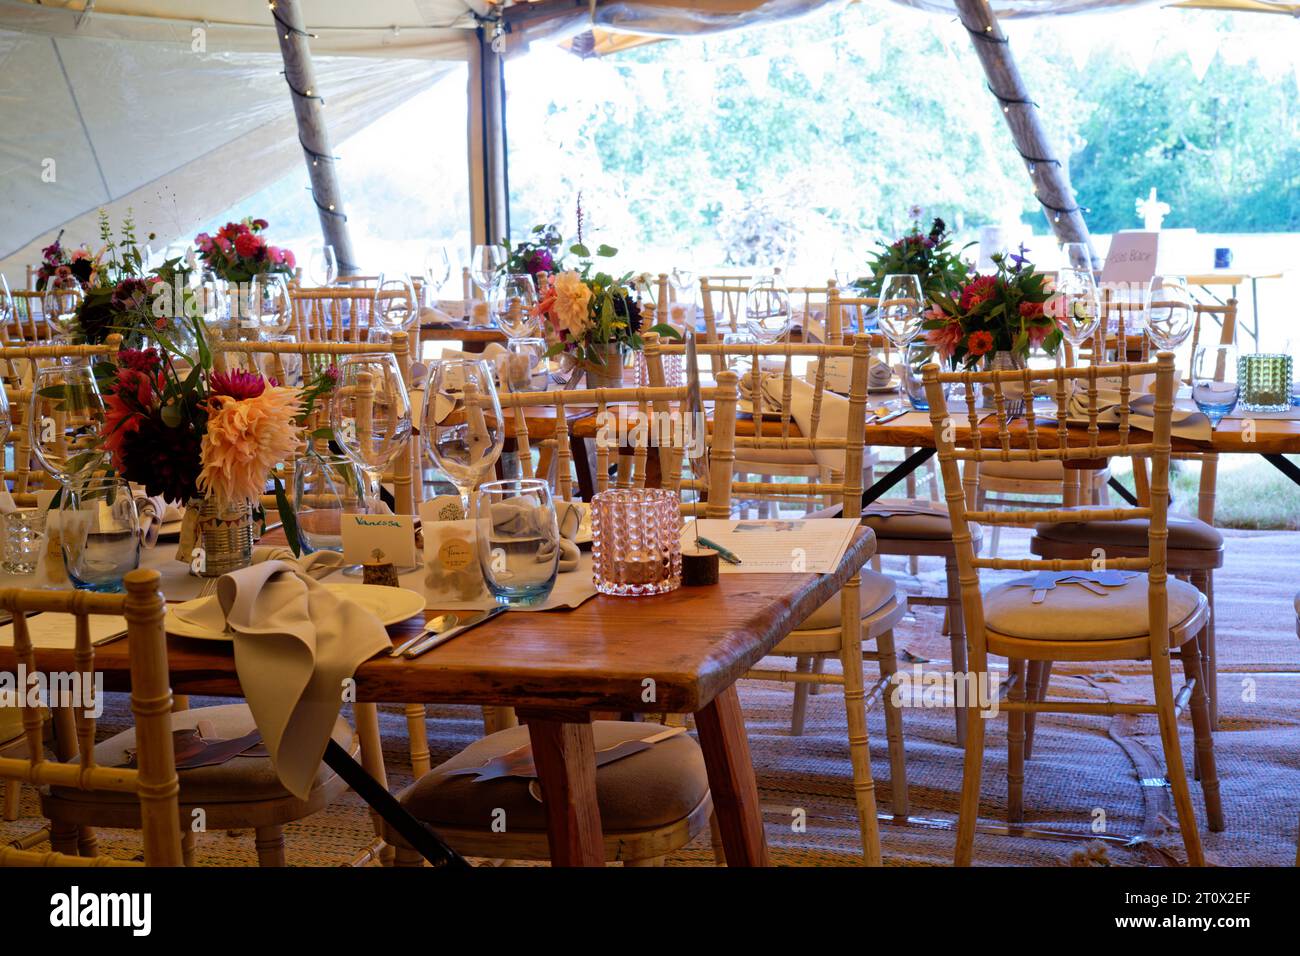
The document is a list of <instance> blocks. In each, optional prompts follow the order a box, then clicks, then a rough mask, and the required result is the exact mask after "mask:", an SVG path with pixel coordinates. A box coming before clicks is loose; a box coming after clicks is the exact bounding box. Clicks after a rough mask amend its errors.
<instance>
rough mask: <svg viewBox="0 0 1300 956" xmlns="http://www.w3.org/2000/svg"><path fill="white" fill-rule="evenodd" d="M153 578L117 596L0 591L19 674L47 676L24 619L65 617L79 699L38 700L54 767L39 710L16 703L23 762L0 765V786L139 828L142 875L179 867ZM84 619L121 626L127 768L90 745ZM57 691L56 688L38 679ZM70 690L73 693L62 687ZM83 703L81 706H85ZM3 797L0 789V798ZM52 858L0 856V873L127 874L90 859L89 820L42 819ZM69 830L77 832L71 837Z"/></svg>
mask: <svg viewBox="0 0 1300 956" xmlns="http://www.w3.org/2000/svg"><path fill="white" fill-rule="evenodd" d="M159 581H160V576H159V574H158V572H157V571H144V570H137V571H131V572H130V573H128V574H127V576H126V593H125V594H92V593H90V592H86V591H40V590H26V589H19V588H6V589H4V590H3V591H0V607H3V608H4V609H5V610H7V611H9V612H10V613H11V614H12V615H13V618H14V621H13V630H14V651H15V655H16V657H17V658H18V661H19V663H20V664H22V665H23V666H24V667H25V668H26V670H27V673H28V674H29V675H38V674H42V673H47V671H45V670H43V669H42V668H41V667H40V666H38V656H43V655H40V654H38V651H37V649H36V648H35V647H34V646H33V644H32V639H31V637H30V635H29V633H28V629H27V615H28V614H35V613H46V614H71V615H73V616H74V618H75V630H76V644H75V648H74V651H73V657H74V660H75V662H76V668H77V672H78V678H79V682H80V687H81V690H82V693H81V694H78V695H77V696H78V697H79V698H80V699H78V700H71V699H67V700H55V699H51V700H49V701H48V703H49V704H51V705H53V706H52V714H53V721H54V723H55V726H56V728H57V744H58V748H59V751H60V753H59V759H57V760H48V759H46V752H45V724H46V720H45V711H44V709H43V708H42V707H31V706H27V704H28V703H29V702H28V700H27V695H26V694H22V693H20V694H18V695H16V697H17V701H16V703H17V707H16V710H17V713H18V715H19V718H20V721H21V725H22V735H23V740H24V743H25V754H24V756H22V757H18V756H4V757H0V778H3V779H4V780H5V781H6V784H11V783H16V782H26V783H32V784H37V785H39V786H42V787H48V788H50V793H51V796H50V797H47V798H46V799H45V801H44V802H46V803H49V802H51V801H52V800H53V799H54V797H53V795H54V794H76V795H77V796H78V798H79V799H81V800H84V801H92V800H98V801H102V802H103V803H105V804H111V805H114V806H117V807H119V808H120V810H121V813H120V815H121V816H122V817H129V818H130V819H131V821H132V822H131V823H129V824H127V825H129V826H133V827H135V828H137V829H139V830H140V831H141V833H142V837H143V843H144V863H145V865H147V866H179V865H180V864H181V862H182V859H183V852H182V838H181V826H180V819H181V818H180V808H179V806H178V802H177V790H178V780H177V772H176V766H175V756H174V751H173V745H172V728H171V725H170V723H169V717H170V716H171V709H172V693H171V687H170V686H169V683H168V677H167V640H166V635H165V634H164V633H163V626H162V619H163V597H162V594H161V593H160V592H159V590H158V585H159ZM92 615H120V616H122V617H123V618H125V620H126V631H127V640H128V641H129V647H130V655H131V709H132V711H133V712H134V714H135V727H134V728H133V729H132V730H131V731H128V734H129V735H130V738H131V741H132V747H133V749H134V750H135V751H136V759H135V761H134V766H121V765H117V764H114V763H106V762H104V761H103V760H102V759H101V758H102V757H103V756H104V755H105V753H106V752H107V751H106V750H104V749H101V747H96V746H95V720H94V718H93V717H91V716H88V715H89V714H90V713H93V712H94V704H95V701H94V700H93V695H94V680H93V677H94V660H95V650H94V646H93V644H92V642H91V628H90V620H89V619H90V617H91V616H92ZM46 684H47V686H49V687H63V686H65V682H64V681H61V680H47V682H46ZM72 686H76V685H72ZM87 695H89V698H90V699H88V698H87ZM10 792H12V791H10V790H6V793H10ZM51 821H52V826H51V833H50V842H51V845H52V850H51V851H49V852H42V851H37V850H33V849H31V848H25V849H17V848H11V847H0V866H109V865H126V866H130V865H132V864H133V861H118V860H110V859H106V858H105V859H100V858H96V859H94V860H89V859H86V857H94V856H95V848H96V840H95V836H94V833H93V832H92V831H91V830H90V829H89V825H91V822H90V821H77V820H66V819H63V818H55V817H51ZM78 823H84V824H86V826H84V827H82V828H79V827H78Z"/></svg>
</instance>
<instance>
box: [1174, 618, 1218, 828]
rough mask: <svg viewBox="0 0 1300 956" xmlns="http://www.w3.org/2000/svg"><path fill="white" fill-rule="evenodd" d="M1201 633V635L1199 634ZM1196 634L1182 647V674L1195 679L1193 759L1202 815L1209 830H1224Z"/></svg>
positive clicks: (1193, 689) (1208, 705)
mask: <svg viewBox="0 0 1300 956" xmlns="http://www.w3.org/2000/svg"><path fill="white" fill-rule="evenodd" d="M1202 636H1203V635H1202ZM1198 640H1199V638H1195V637H1194V638H1192V639H1191V640H1190V641H1188V642H1187V643H1185V644H1184V645H1183V647H1182V659H1183V674H1184V675H1186V677H1187V679H1188V680H1194V681H1196V684H1195V686H1194V687H1193V688H1192V700H1191V711H1192V733H1193V737H1194V739H1195V741H1196V762H1197V765H1198V766H1199V767H1200V768H1201V793H1202V794H1204V796H1205V816H1206V819H1207V820H1208V821H1209V824H1210V832H1211V833H1221V832H1223V800H1222V799H1221V797H1220V796H1219V771H1218V768H1217V767H1216V766H1215V764H1214V733H1213V724H1211V722H1210V703H1209V695H1208V694H1207V693H1206V691H1205V685H1206V683H1207V682H1206V680H1205V661H1204V660H1202V659H1201V652H1200V648H1199V647H1198V646H1197V641H1198Z"/></svg>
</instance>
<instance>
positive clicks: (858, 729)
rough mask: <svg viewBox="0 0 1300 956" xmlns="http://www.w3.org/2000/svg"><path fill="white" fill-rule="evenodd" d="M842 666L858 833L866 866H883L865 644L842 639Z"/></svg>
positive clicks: (853, 602) (853, 597)
mask: <svg viewBox="0 0 1300 956" xmlns="http://www.w3.org/2000/svg"><path fill="white" fill-rule="evenodd" d="M857 590H858V578H857V576H854V577H853V579H852V580H851V581H850V582H849V583H848V584H847V585H845V587H844V591H848V592H851V593H850V595H849V598H848V599H844V598H843V596H842V600H846V603H847V605H848V606H849V607H854V608H856V607H857V606H858V596H857ZM840 666H841V667H842V668H843V670H844V717H845V723H846V724H847V725H848V731H849V761H850V763H851V764H852V767H853V796H854V802H855V803H856V804H857V808H858V832H859V834H860V836H861V839H862V856H863V859H864V860H865V861H866V864H867V866H880V822H879V821H878V820H877V819H876V785H875V782H874V781H873V780H872V778H871V746H870V742H869V740H868V738H867V707H866V692H865V689H864V688H863V680H862V642H861V641H860V640H858V639H857V636H856V634H855V635H854V639H853V640H848V639H844V638H842V639H841V640H840Z"/></svg>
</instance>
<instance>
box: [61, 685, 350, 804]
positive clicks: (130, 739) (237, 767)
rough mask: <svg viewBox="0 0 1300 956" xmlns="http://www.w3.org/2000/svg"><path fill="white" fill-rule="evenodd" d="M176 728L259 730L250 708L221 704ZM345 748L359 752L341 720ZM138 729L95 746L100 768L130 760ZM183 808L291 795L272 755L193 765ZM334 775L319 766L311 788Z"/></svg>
mask: <svg viewBox="0 0 1300 956" xmlns="http://www.w3.org/2000/svg"><path fill="white" fill-rule="evenodd" d="M171 718H172V729H173V730H192V729H194V728H195V727H197V726H198V723H199V721H200V720H203V721H207V722H209V723H211V724H212V728H213V732H214V733H215V735H216V736H217V737H219V738H221V739H224V740H231V739H234V738H236V737H242V736H244V735H245V734H248V733H251V732H252V731H253V730H254V729H256V727H257V722H256V721H254V720H253V712H252V711H250V710H249V709H248V705H247V704H223V705H221V706H219V707H199V708H197V709H195V710H182V711H178V712H176V713H173V714H172V715H171ZM331 736H332V737H333V738H334V740H335V741H336V742H337V743H338V744H339V746H341V747H343V748H344V749H345V750H348V751H349V752H351V751H352V750H354V749H355V745H354V737H353V733H352V728H351V727H349V726H348V722H347V721H346V720H344V719H343V718H342V717H340V718H339V719H338V721H337V722H336V723H335V724H334V732H333V734H331ZM135 747H136V744H135V728H134V727H132V728H131V729H130V730H125V731H123V732H122V733H120V734H116V735H115V736H112V737H109V738H108V739H107V740H105V741H104V742H103V743H100V744H96V745H95V762H96V763H98V764H99V765H100V766H101V767H118V766H122V765H124V764H125V763H126V761H127V753H126V752H127V751H128V750H134V749H135ZM176 775H177V777H179V778H180V783H181V792H180V802H181V803H182V804H199V803H245V802H249V801H255V800H278V799H281V798H287V797H289V796H290V794H289V791H288V790H286V789H284V787H283V786H282V785H281V783H280V778H279V777H277V776H276V774H275V768H274V767H273V766H272V765H271V758H270V757H243V756H240V757H234V758H232V759H230V760H227V761H226V762H225V763H223V764H217V765H216V766H213V767H195V768H194V769H192V770H179V771H177V773H176ZM333 777H334V771H333V770H330V769H329V767H327V766H325V765H324V764H321V766H320V769H319V770H317V771H316V780H315V782H314V783H313V784H312V786H313V788H316V787H321V786H323V785H324V784H325V783H327V782H328V781H330V780H331V779H332V778H333ZM50 795H51V796H52V797H55V798H58V799H66V800H74V801H77V802H79V803H86V802H88V801H92V800H104V801H116V802H133V801H135V800H136V799H137V798H136V795H135V794H134V793H120V792H112V791H108V790H76V789H73V788H70V787H52V788H51V789H50Z"/></svg>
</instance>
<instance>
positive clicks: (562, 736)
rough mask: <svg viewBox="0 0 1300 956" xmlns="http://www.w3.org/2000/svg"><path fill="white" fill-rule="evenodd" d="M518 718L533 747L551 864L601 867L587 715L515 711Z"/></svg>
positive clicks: (593, 760) (602, 853) (602, 856)
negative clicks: (544, 812) (526, 728)
mask: <svg viewBox="0 0 1300 956" xmlns="http://www.w3.org/2000/svg"><path fill="white" fill-rule="evenodd" d="M519 719H520V720H521V721H523V722H524V723H525V724H527V725H528V738H529V740H530V741H531V742H532V745H533V760H534V762H535V763H536V764H537V777H538V780H539V781H540V783H541V788H542V805H543V807H544V808H545V809H546V830H547V835H548V837H549V839H550V844H551V865H552V866H604V865H605V843H604V839H603V837H602V834H601V830H600V807H599V806H598V805H597V803H596V747H595V743H594V741H593V739H592V733H591V715H590V714H588V713H584V712H582V711H572V712H571V711H520V712H519ZM509 826H510V821H509V820H507V821H506V827H507V828H509Z"/></svg>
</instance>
